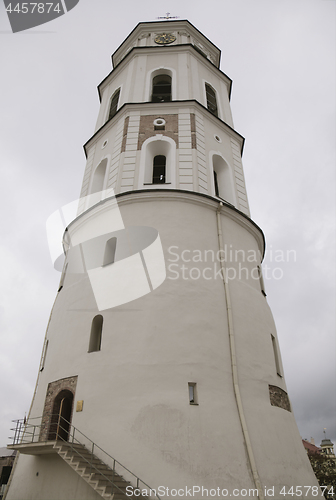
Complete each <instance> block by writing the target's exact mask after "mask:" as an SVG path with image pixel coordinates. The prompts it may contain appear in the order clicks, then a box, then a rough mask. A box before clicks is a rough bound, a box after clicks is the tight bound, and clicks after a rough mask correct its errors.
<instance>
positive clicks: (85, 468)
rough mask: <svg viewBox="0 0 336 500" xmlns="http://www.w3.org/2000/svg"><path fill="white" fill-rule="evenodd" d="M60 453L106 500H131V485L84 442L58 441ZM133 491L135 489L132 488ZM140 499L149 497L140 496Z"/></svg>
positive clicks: (56, 446)
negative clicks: (129, 487)
mask: <svg viewBox="0 0 336 500" xmlns="http://www.w3.org/2000/svg"><path fill="white" fill-rule="evenodd" d="M54 448H55V449H56V451H57V453H58V455H59V456H60V457H62V458H63V460H64V461H65V462H66V463H67V464H68V465H69V466H70V467H71V468H72V469H73V470H74V471H75V472H77V474H79V476H80V477H82V478H83V479H84V481H86V482H87V483H88V484H89V485H90V486H91V488H93V489H94V490H95V491H96V492H97V493H98V494H99V495H100V496H101V497H102V498H104V499H105V500H112V499H113V500H129V498H130V496H127V495H126V487H127V486H131V483H130V482H129V481H126V480H125V479H124V478H123V477H122V476H121V475H119V474H118V473H117V472H116V471H115V470H113V469H111V468H110V467H109V466H108V465H106V464H105V463H104V462H103V461H102V460H100V459H99V458H98V457H96V456H95V455H94V454H93V453H91V452H90V451H89V450H88V449H87V448H85V446H83V445H82V444H70V443H66V442H61V441H56V443H55V444H54ZM130 491H133V490H130ZM137 498H139V499H145V498H147V497H143V496H138V497H137Z"/></svg>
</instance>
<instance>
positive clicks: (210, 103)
mask: <svg viewBox="0 0 336 500" xmlns="http://www.w3.org/2000/svg"><path fill="white" fill-rule="evenodd" d="M205 94H206V101H207V108H208V110H209V111H210V113H212V114H213V115H215V116H218V106H217V99H216V92H215V90H214V89H213V88H212V87H211V86H210V85H209V84H208V83H206V84H205Z"/></svg>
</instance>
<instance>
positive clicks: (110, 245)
mask: <svg viewBox="0 0 336 500" xmlns="http://www.w3.org/2000/svg"><path fill="white" fill-rule="evenodd" d="M116 248H117V238H110V239H109V240H107V242H106V246H105V253H104V261H103V266H108V265H109V264H113V263H114V259H115V253H116Z"/></svg>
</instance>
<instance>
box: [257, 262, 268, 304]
mask: <svg viewBox="0 0 336 500" xmlns="http://www.w3.org/2000/svg"><path fill="white" fill-rule="evenodd" d="M258 274H259V283H260V290H261V293H262V294H263V295H264V296H265V297H266V295H267V294H266V292H265V283H264V278H263V275H262V270H261V266H258Z"/></svg>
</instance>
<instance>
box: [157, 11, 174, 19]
mask: <svg viewBox="0 0 336 500" xmlns="http://www.w3.org/2000/svg"><path fill="white" fill-rule="evenodd" d="M178 17H179V16H170V12H166V15H165V16H163V17H157V18H156V19H177V18H178Z"/></svg>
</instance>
